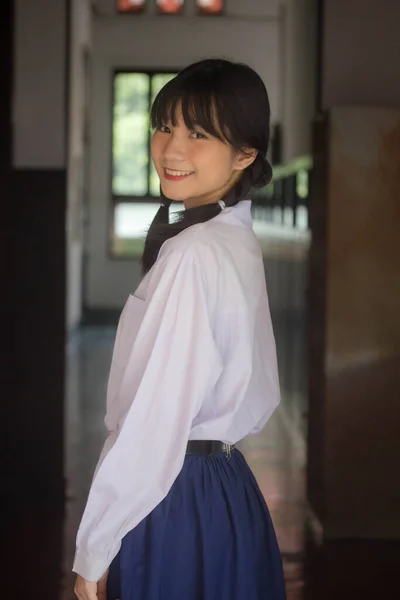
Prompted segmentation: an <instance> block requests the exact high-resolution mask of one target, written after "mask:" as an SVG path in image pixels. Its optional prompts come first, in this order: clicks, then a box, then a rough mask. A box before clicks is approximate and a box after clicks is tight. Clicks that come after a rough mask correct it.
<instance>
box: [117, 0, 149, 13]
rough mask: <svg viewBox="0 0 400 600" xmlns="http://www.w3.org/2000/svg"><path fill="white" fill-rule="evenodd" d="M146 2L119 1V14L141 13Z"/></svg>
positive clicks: (133, 0) (134, 0) (140, 0)
mask: <svg viewBox="0 0 400 600" xmlns="http://www.w3.org/2000/svg"><path fill="white" fill-rule="evenodd" d="M145 1H146V0H118V11H119V12H141V11H142V10H143V8H144V4H145Z"/></svg>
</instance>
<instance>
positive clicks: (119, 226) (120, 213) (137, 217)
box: [111, 202, 183, 258]
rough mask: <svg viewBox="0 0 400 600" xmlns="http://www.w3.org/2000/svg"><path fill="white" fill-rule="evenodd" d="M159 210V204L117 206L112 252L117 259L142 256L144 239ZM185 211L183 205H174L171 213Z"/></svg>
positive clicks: (141, 203) (143, 203) (122, 203)
mask: <svg viewBox="0 0 400 600" xmlns="http://www.w3.org/2000/svg"><path fill="white" fill-rule="evenodd" d="M158 208H159V205H158V204H157V203H145V202H135V203H124V202H121V203H120V204H117V206H116V207H115V212H114V235H113V239H112V247H111V252H112V254H113V256H116V257H118V256H119V257H127V256H129V257H132V258H137V257H140V256H141V255H142V252H143V246H144V238H145V236H146V233H147V230H148V228H149V225H150V223H151V222H152V220H153V219H154V216H155V214H156V212H157V210H158ZM177 210H183V204H181V203H176V204H175V203H174V205H173V206H172V207H171V209H170V212H171V213H173V212H175V211H177Z"/></svg>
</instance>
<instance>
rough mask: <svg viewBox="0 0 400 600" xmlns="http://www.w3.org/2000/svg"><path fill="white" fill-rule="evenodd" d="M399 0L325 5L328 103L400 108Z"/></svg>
mask: <svg viewBox="0 0 400 600" xmlns="http://www.w3.org/2000/svg"><path fill="white" fill-rule="evenodd" d="M399 24H400V2H399V0H384V2H382V0H351V2H349V1H348V0H325V18H324V30H325V31H324V37H325V39H324V85H323V102H324V106H325V107H326V108H329V107H332V106H346V105H347V106H349V105H352V106H381V107H387V108H392V107H393V108H397V107H399V106H400V71H399V65H400V41H399V40H400V34H399Z"/></svg>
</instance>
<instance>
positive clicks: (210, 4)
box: [196, 0, 224, 15]
mask: <svg viewBox="0 0 400 600" xmlns="http://www.w3.org/2000/svg"><path fill="white" fill-rule="evenodd" d="M196 4H197V12H198V13H200V14H201V15H220V14H222V12H223V8H224V2H223V0H196Z"/></svg>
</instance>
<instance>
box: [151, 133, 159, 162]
mask: <svg viewBox="0 0 400 600" xmlns="http://www.w3.org/2000/svg"><path fill="white" fill-rule="evenodd" d="M161 155H162V140H161V139H160V137H159V136H158V135H157V134H154V136H153V137H152V140H151V157H152V159H153V161H154V163H155V165H156V166H157V163H158V162H159V160H160V157H161Z"/></svg>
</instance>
